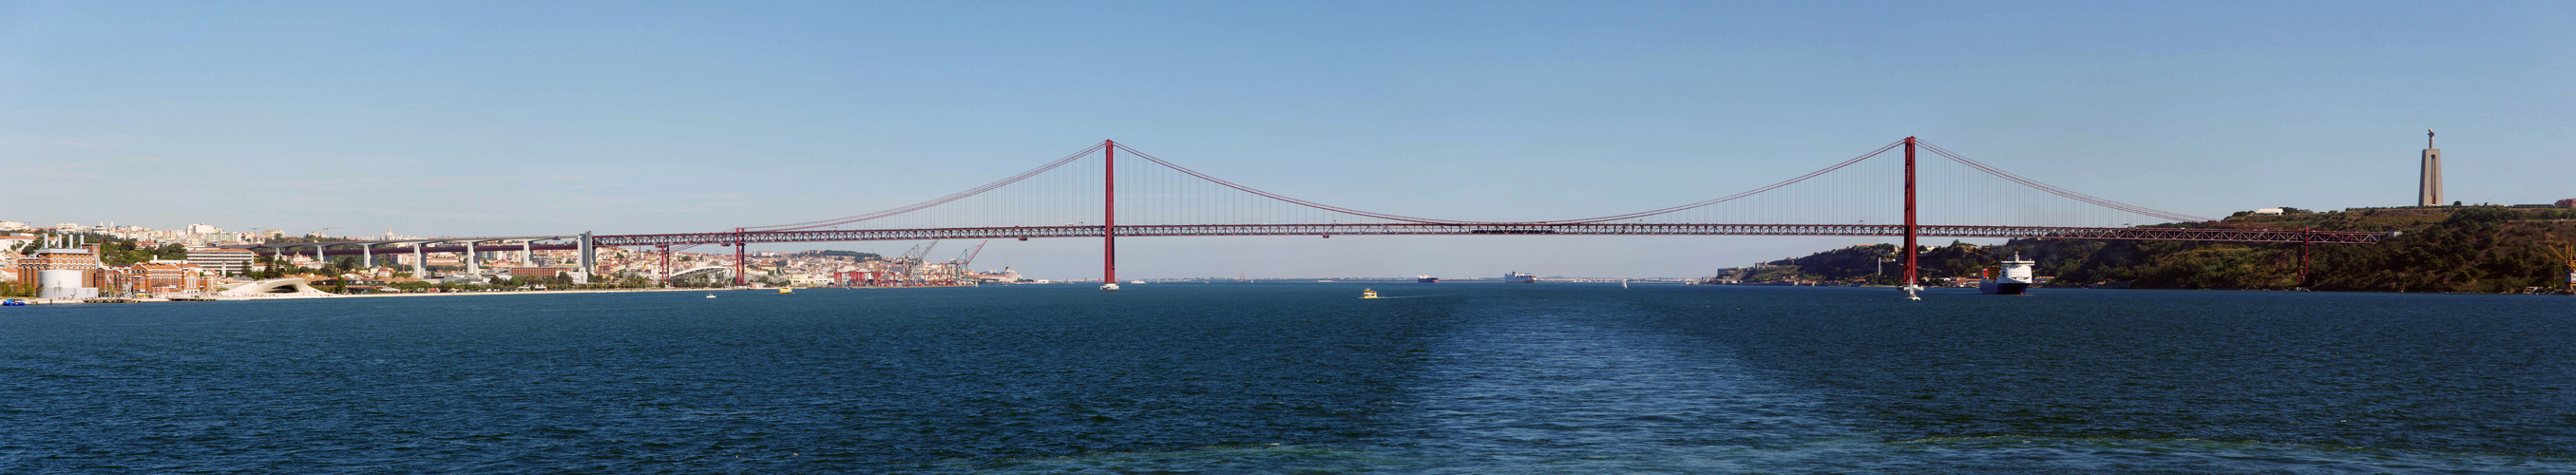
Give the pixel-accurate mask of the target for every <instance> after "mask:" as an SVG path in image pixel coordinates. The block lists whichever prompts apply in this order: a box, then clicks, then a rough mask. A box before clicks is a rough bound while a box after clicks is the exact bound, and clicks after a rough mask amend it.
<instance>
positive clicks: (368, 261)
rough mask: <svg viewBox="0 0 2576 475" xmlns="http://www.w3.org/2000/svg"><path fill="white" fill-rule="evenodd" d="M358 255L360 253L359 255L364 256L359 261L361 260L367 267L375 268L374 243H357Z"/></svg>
mask: <svg viewBox="0 0 2576 475" xmlns="http://www.w3.org/2000/svg"><path fill="white" fill-rule="evenodd" d="M358 255H360V256H364V257H363V258H361V260H360V262H361V263H363V264H365V265H366V266H367V268H369V269H374V268H376V245H374V244H359V245H358Z"/></svg>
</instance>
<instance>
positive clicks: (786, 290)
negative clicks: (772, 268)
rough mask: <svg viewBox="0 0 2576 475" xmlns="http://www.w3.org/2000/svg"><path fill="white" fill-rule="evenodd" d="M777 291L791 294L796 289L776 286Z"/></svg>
mask: <svg viewBox="0 0 2576 475" xmlns="http://www.w3.org/2000/svg"><path fill="white" fill-rule="evenodd" d="M778 293H782V294H792V293H796V289H791V288H786V287H779V288H778Z"/></svg>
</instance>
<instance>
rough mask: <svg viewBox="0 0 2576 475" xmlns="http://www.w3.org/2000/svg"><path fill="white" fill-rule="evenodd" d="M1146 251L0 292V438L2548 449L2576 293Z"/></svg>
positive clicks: (1792, 458) (1505, 459)
mask: <svg viewBox="0 0 2576 475" xmlns="http://www.w3.org/2000/svg"><path fill="white" fill-rule="evenodd" d="M1362 286H1363V285H1358V284H1324V283H1316V284H1147V285H1133V286H1128V288H1127V289H1126V290H1123V291H1119V292H1100V291H1097V290H1093V289H1090V288H1089V287H1086V286H1070V285H1058V286H1007V287H1006V286H992V287H983V288H952V289H911V290H832V289H815V290H804V291H799V292H798V293H796V294H793V295H777V294H765V293H756V292H748V291H734V292H717V293H716V295H718V296H720V298H715V299H708V298H704V294H703V293H689V292H653V293H626V294H563V295H508V296H455V297H419V298H348V299H327V300H291V301H268V302H214V303H169V304H133V305H56V306H37V307H10V308H8V309H6V310H0V473H545V474H554V473H1421V474H1488V473H1640V472H1654V473H1742V472H1756V473H1851V472H1881V473H1934V472H1938V473H2099V472H2117V473H2140V472H2144V473H2373V472H2392V473H2414V472H2443V473H2552V472H2555V473H2568V472H2576V398H2571V397H2570V394H2571V392H2570V391H2569V388H2571V387H2576V325H2571V323H2576V322H2572V321H2571V320H2576V299H2569V298H2565V297H2557V298H2551V297H2538V296H2496V295H2399V294H2343V293H2288V292H2226V291H2147V290H2055V289H2043V290H2042V291H2040V292H2038V293H2037V294H2035V295H2029V296H2020V297H2011V296H1983V295H1975V294H1973V293H1961V292H1955V291H1950V290H1948V289H1942V290H1936V291H1933V292H1930V293H1928V294H1927V295H1926V297H1925V298H1924V300H1922V301H1919V302H1909V301H1904V300H1902V299H1901V298H1899V297H1898V294H1897V293H1896V292H1895V291H1892V290H1887V289H1854V288H1785V287H1697V286H1669V285H1655V286H1647V285H1640V286H1635V287H1633V288H1628V289H1621V288H1619V286H1617V285H1613V284H1530V285H1513V284H1473V283H1442V284H1409V283H1405V284H1373V286H1374V287H1376V288H1377V290H1379V291H1380V292H1381V293H1383V294H1385V295H1386V296H1388V297H1390V298H1384V299H1377V300H1362V299H1358V298H1355V297H1357V296H1358V294H1359V291H1360V288H1361V287H1362Z"/></svg>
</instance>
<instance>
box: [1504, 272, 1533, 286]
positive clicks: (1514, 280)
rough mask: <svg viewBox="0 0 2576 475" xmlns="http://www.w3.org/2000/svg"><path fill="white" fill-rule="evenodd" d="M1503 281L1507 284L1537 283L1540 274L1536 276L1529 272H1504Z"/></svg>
mask: <svg viewBox="0 0 2576 475" xmlns="http://www.w3.org/2000/svg"><path fill="white" fill-rule="evenodd" d="M1503 283H1506V284H1535V283H1538V276H1535V275H1529V274H1523V273H1519V272H1507V273H1504V274H1503Z"/></svg>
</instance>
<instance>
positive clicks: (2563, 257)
mask: <svg viewBox="0 0 2576 475" xmlns="http://www.w3.org/2000/svg"><path fill="white" fill-rule="evenodd" d="M2552 241H2555V240H2552ZM2540 248H2541V249H2548V250H2549V254H2550V255H2551V256H2553V257H2556V258H2558V262H2562V263H2566V264H2567V293H2568V294H2571V295H2576V244H2567V243H2561V242H2546V243H2541V244H2540Z"/></svg>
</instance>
